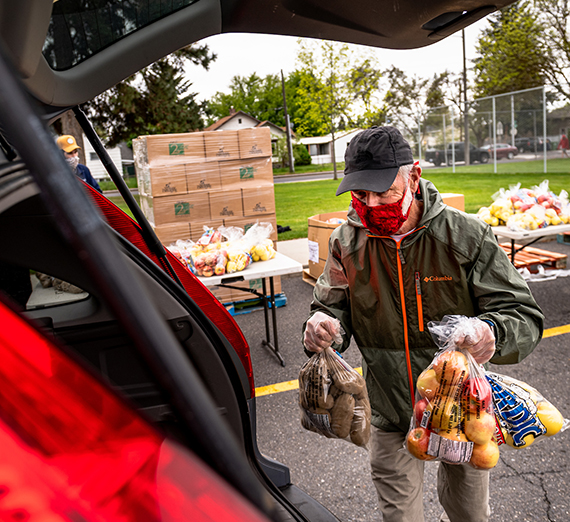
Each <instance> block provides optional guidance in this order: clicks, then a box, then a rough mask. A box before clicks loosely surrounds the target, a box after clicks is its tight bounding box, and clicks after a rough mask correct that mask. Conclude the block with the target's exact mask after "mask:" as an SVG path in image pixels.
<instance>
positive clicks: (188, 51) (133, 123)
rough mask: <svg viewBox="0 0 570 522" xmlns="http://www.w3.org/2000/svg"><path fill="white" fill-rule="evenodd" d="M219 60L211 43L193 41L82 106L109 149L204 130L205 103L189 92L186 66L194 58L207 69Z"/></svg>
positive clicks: (189, 84) (194, 60)
mask: <svg viewBox="0 0 570 522" xmlns="http://www.w3.org/2000/svg"><path fill="white" fill-rule="evenodd" d="M215 59H216V55H215V54H211V53H210V52H209V50H208V46H207V45H200V46H198V45H190V46H188V47H185V48H183V49H180V50H179V51H176V52H175V53H173V54H171V55H169V56H167V57H165V58H163V59H161V60H158V61H156V62H154V63H153V64H152V65H150V66H148V67H146V68H145V69H143V70H142V71H140V72H139V73H137V74H136V75H133V76H131V77H130V78H127V79H126V80H124V81H122V82H120V83H119V84H117V85H115V86H114V87H113V88H111V89H109V90H108V91H105V92H104V93H103V94H101V95H100V96H98V97H97V98H95V99H94V100H93V101H91V102H89V103H87V104H85V106H84V108H85V110H86V111H87V113H88V114H89V115H90V117H91V120H92V122H93V124H94V126H95V128H96V129H97V131H98V132H99V134H100V135H101V136H104V138H105V139H106V141H107V145H108V146H110V147H112V146H115V145H117V144H118V143H121V142H123V141H126V142H130V141H131V140H132V139H133V138H135V137H137V136H142V135H147V134H168V133H176V132H190V131H193V130H198V129H202V128H203V121H202V117H201V112H202V107H201V105H200V104H198V103H197V102H196V100H195V97H196V94H195V93H191V92H189V89H190V86H191V83H190V82H189V81H187V80H185V79H184V65H185V63H186V62H187V61H191V62H193V63H195V64H197V65H201V66H202V67H204V68H205V69H208V67H209V64H210V62H211V61H213V60H215Z"/></svg>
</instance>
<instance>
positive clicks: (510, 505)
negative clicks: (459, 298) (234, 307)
mask: <svg viewBox="0 0 570 522" xmlns="http://www.w3.org/2000/svg"><path fill="white" fill-rule="evenodd" d="M536 246H538V247H539V248H544V249H546V250H553V251H556V252H561V253H565V254H570V245H567V244H560V243H557V242H556V241H550V242H541V243H539V244H538V245H536ZM569 267H570V262H569ZM529 286H530V288H531V291H532V292H533V295H534V296H535V298H536V300H537V302H538V303H539V305H540V306H541V307H542V309H543V311H544V313H545V316H546V322H545V328H546V335H545V337H544V338H543V339H542V341H541V342H540V344H539V345H538V347H537V348H536V349H535V351H534V352H533V353H532V354H531V355H530V356H529V357H527V358H526V359H525V360H524V361H522V362H521V363H519V364H517V365H509V366H500V367H499V366H492V368H491V369H492V370H493V371H496V372H497V373H502V374H506V375H511V376H513V377H515V378H518V379H521V380H523V381H525V382H527V383H529V384H531V385H532V386H534V387H535V388H537V389H538V390H539V391H540V392H541V393H543V394H544V395H545V397H546V398H547V399H548V400H550V401H551V402H552V403H553V404H554V405H555V406H557V408H558V409H559V410H560V411H561V412H562V414H563V415H564V417H565V418H570V407H569V406H568V403H569V400H568V399H567V395H568V394H569V392H568V380H569V379H568V377H569V370H570V333H560V329H559V327H562V326H564V325H568V324H570V277H563V278H557V279H555V280H553V281H543V282H531V283H529ZM282 287H283V292H284V294H285V295H286V297H287V304H286V305H285V306H283V307H280V308H277V317H278V335H279V347H280V351H281V353H282V355H283V357H284V359H285V363H286V365H285V367H282V366H281V365H280V363H279V361H278V360H277V358H276V357H275V355H274V354H273V353H271V352H270V351H269V350H268V349H267V348H265V347H263V346H262V345H261V340H262V339H263V337H264V321H263V312H262V311H256V312H251V313H247V314H243V315H238V316H236V317H235V319H236V321H237V323H238V324H239V326H240V327H241V329H242V330H243V332H244V334H245V336H246V338H247V340H248V342H249V344H250V346H251V350H252V361H253V369H254V374H255V382H256V386H257V387H264V386H268V385H272V384H276V383H285V382H287V381H292V380H295V379H297V376H298V373H299V369H300V368H301V366H302V364H303V363H304V362H305V361H306V356H305V355H304V353H303V350H302V347H301V328H302V325H303V322H304V321H305V319H306V317H307V314H308V311H309V304H310V302H311V295H312V289H313V288H312V286H311V285H309V284H308V283H306V282H304V281H303V280H302V278H301V276H292V277H287V278H284V279H283V280H282ZM557 328H558V330H557ZM345 359H346V360H347V361H348V362H349V363H350V364H351V365H352V366H353V367H358V366H360V365H361V362H360V355H359V352H358V350H357V348H356V347H354V346H351V347H350V348H349V350H348V351H347V352H346V354H345ZM297 393H298V392H297V390H296V389H290V390H288V391H282V392H278V393H272V394H269V395H265V396H260V397H258V399H257V411H258V445H259V447H260V450H261V451H262V453H264V454H265V455H266V456H268V457H271V458H273V459H276V460H278V461H280V462H283V463H284V464H286V465H287V466H289V467H290V469H291V477H292V481H293V482H294V483H296V484H297V485H298V486H300V487H301V488H302V489H304V490H306V491H307V492H308V493H309V494H311V495H312V496H313V497H315V498H317V499H318V500H319V501H320V502H321V503H322V504H324V505H325V506H326V507H327V508H329V509H330V510H331V511H332V512H333V513H334V514H335V515H336V516H337V517H338V518H339V519H340V520H342V521H346V522H348V521H363V522H364V521H374V522H377V521H380V520H382V517H381V515H380V513H379V511H378V508H377V500H376V493H375V490H374V487H373V485H372V482H371V479H370V476H369V466H368V456H367V453H366V451H365V450H363V449H360V448H357V447H356V446H353V445H351V444H349V443H347V442H345V441H338V440H331V439H325V438H324V437H321V436H319V435H317V434H315V433H312V432H308V431H306V430H304V429H303V428H302V427H301V425H300V422H299V411H298V405H297ZM569 465H570V430H568V431H566V432H563V433H559V434H557V435H556V436H554V437H553V438H550V439H543V440H542V441H541V442H538V441H537V442H536V443H535V444H534V445H532V446H530V447H529V448H525V449H522V450H512V449H508V448H507V449H505V448H504V447H503V449H502V450H501V458H500V461H499V463H498V464H497V466H496V467H495V468H494V469H493V471H492V472H491V509H492V515H491V519H490V520H491V521H493V522H499V521H501V522H505V521H517V522H522V521H528V522H531V521H532V522H536V521H548V522H552V521H557V522H562V521H566V522H567V521H568V520H570V500H569V498H568V492H569V491H570V469H569ZM436 469H437V464H436V463H427V468H426V479H425V495H424V506H425V520H426V522H436V521H437V520H439V516H440V514H441V512H442V508H441V506H440V505H439V502H438V500H437V493H436V488H435V482H436V479H435V476H436Z"/></svg>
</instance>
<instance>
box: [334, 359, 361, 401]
mask: <svg viewBox="0 0 570 522" xmlns="http://www.w3.org/2000/svg"><path fill="white" fill-rule="evenodd" d="M331 377H332V381H333V383H334V385H335V386H336V387H337V388H338V389H339V390H342V391H343V392H345V393H350V394H351V395H357V394H360V393H362V392H363V391H364V390H366V381H365V380H364V377H362V375H360V374H359V373H357V372H356V371H348V370H346V368H344V367H341V366H339V367H338V368H337V367H335V368H333V370H332V372H331Z"/></svg>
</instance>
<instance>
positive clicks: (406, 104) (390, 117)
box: [384, 66, 449, 142]
mask: <svg viewBox="0 0 570 522" xmlns="http://www.w3.org/2000/svg"><path fill="white" fill-rule="evenodd" d="M384 77H385V78H386V80H387V83H388V86H387V89H386V93H385V95H384V112H385V115H386V122H389V123H390V124H391V125H394V126H396V127H399V128H400V130H402V131H404V132H405V133H407V134H408V135H409V136H413V137H414V138H415V137H416V136H417V133H418V124H419V125H420V130H421V132H422V135H421V140H422V142H423V141H424V134H425V132H426V129H427V125H428V124H429V123H430V118H433V114H432V112H431V111H432V109H434V108H435V107H441V106H442V105H444V104H445V103H446V101H447V100H448V90H449V73H448V72H447V71H446V72H443V73H441V74H435V75H434V76H433V78H431V79H430V78H419V77H417V76H413V77H411V78H409V77H408V76H407V75H406V73H404V71H402V70H400V69H398V68H397V67H395V66H392V67H391V68H389V69H387V70H386V71H385V72H384Z"/></svg>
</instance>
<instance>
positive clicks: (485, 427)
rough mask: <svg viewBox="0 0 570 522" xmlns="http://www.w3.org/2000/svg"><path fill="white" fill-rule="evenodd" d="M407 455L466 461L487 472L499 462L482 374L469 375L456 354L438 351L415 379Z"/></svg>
mask: <svg viewBox="0 0 570 522" xmlns="http://www.w3.org/2000/svg"><path fill="white" fill-rule="evenodd" d="M416 389H417V392H418V395H419V400H418V401H417V402H416V404H415V406H414V418H413V420H412V426H413V427H412V429H410V431H409V432H408V435H407V438H406V447H407V449H408V451H409V452H410V453H411V454H412V455H413V456H414V457H416V458H418V459H421V460H434V459H438V460H442V461H445V462H450V463H453V464H455V463H460V462H469V463H470V464H471V465H472V466H473V467H475V468H478V469H491V468H493V467H494V466H495V465H496V464H497V462H498V460H499V445H498V444H497V441H496V438H495V431H496V430H497V424H496V421H495V415H494V412H493V404H492V392H491V387H490V385H489V383H488V381H487V379H486V378H485V376H484V375H482V374H479V373H477V374H476V373H475V372H473V375H472V374H471V372H470V366H469V361H468V359H467V357H466V356H465V354H464V353H463V352H461V351H459V350H447V351H444V352H442V353H440V354H439V355H438V356H437V357H436V359H434V361H433V363H432V364H431V366H430V367H428V368H427V369H426V370H424V371H423V372H422V373H421V374H420V376H419V377H418V380H417V383H416Z"/></svg>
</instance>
